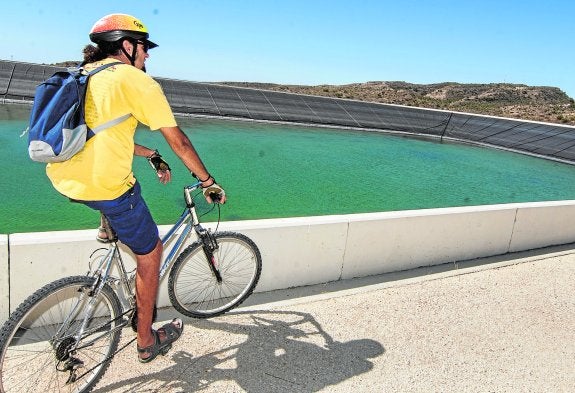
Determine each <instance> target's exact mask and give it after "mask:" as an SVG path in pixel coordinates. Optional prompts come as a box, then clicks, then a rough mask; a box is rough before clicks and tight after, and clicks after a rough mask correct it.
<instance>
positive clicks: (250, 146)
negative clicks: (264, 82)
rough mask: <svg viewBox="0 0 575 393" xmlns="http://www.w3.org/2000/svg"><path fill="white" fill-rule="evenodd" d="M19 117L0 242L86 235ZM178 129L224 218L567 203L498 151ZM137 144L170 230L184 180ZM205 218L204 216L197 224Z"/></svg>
mask: <svg viewBox="0 0 575 393" xmlns="http://www.w3.org/2000/svg"><path fill="white" fill-rule="evenodd" d="M28 113H29V107H27V106H23V105H22V106H21V105H6V104H4V105H0V145H1V146H2V149H3V152H4V154H3V156H4V169H5V172H4V176H2V188H1V191H0V193H1V197H2V201H3V203H2V204H1V206H0V209H1V212H0V217H1V219H0V233H15V232H36V231H46V230H63V229H83V228H93V227H95V226H96V225H97V222H98V216H97V214H96V213H95V212H93V211H91V210H90V209H88V208H86V207H84V206H82V205H77V204H72V203H70V202H68V201H67V199H66V198H64V197H62V196H61V195H59V194H58V193H57V192H56V191H55V190H54V189H53V188H52V186H51V185H50V183H49V181H48V179H47V178H46V175H45V172H44V165H43V164H39V163H35V162H32V161H30V159H29V158H28V155H27V151H26V149H27V140H26V138H25V137H23V138H21V137H20V134H21V133H22V131H23V130H24V129H25V128H26V126H27V117H28ZM180 125H181V126H182V128H183V129H184V130H185V131H186V133H187V134H188V135H189V136H190V138H191V139H192V141H193V142H194V144H195V146H196V148H197V149H198V151H199V152H200V154H201V156H202V158H203V160H204V161H205V163H206V165H207V166H208V168H209V169H210V171H211V172H212V174H213V175H214V176H215V178H216V179H217V180H218V182H220V183H221V184H222V185H223V186H224V187H225V188H226V192H227V194H228V195H229V199H228V201H229V202H228V203H227V204H226V205H225V206H224V207H223V208H222V219H223V220H242V219H256V218H276V217H293V216H313V215H326V214H349V213H360V212H375V211H391V210H407V209H424V208H434V207H449V206H470V205H484V204H498V203H512V202H529V201H547V200H562V199H575V167H573V166H570V165H567V164H561V163H556V162H551V161H546V160H542V159H537V158H533V157H528V156H522V155H518V154H514V153H509V152H503V151H499V150H493V149H485V148H479V147H473V146H464V145H454V144H441V143H435V142H428V141H422V140H414V139H407V138H401V137H396V136H389V135H384V134H380V133H374V132H358V131H348V130H333V129H324V128H308V127H300V126H291V125H271V124H261V123H254V122H240V121H224V120H213V119H209V120H208V119H189V118H187V119H180ZM136 140H137V141H138V142H139V143H142V144H144V145H147V146H149V147H151V148H157V149H159V150H160V152H161V153H162V155H163V156H164V158H165V159H166V160H167V161H168V162H169V163H170V166H171V167H172V169H173V177H172V179H173V180H172V183H171V184H169V185H167V186H164V185H161V184H159V182H158V181H157V180H156V178H155V174H154V173H153V171H152V170H151V169H150V167H149V165H148V163H147V162H146V160H145V159H143V158H140V157H136V158H135V160H134V171H135V173H136V176H137V177H138V179H139V181H140V183H141V184H142V188H143V194H144V197H145V198H146V200H147V202H148V204H149V206H150V209H151V211H152V214H153V215H154V217H155V219H156V220H157V221H158V222H159V223H160V224H169V223H172V222H173V221H174V220H175V218H176V217H177V216H178V215H179V213H180V210H181V209H182V208H183V198H182V191H181V190H182V187H183V185H184V184H187V183H191V182H192V177H191V176H190V174H189V172H188V171H187V170H186V168H185V167H184V166H183V164H181V163H180V162H179V160H178V159H177V158H176V157H175V155H174V154H173V153H172V152H171V150H170V149H169V147H168V146H167V144H166V143H165V141H164V140H163V138H162V137H161V135H160V134H159V133H155V132H149V131H148V130H147V129H145V128H142V129H140V130H139V131H138V132H137V134H136ZM216 218H217V215H216V214H215V213H214V212H212V213H210V214H209V215H207V216H206V217H205V220H206V221H214V220H216Z"/></svg>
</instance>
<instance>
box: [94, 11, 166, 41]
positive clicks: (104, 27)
mask: <svg viewBox="0 0 575 393" xmlns="http://www.w3.org/2000/svg"><path fill="white" fill-rule="evenodd" d="M148 37H149V34H148V29H147V28H146V26H145V25H144V24H143V23H142V22H141V21H140V20H139V19H137V18H135V17H133V16H131V15H127V14H110V15H106V16H104V17H103V18H101V19H100V20H98V21H97V22H96V23H95V24H94V26H92V30H90V40H91V41H92V42H94V43H96V44H97V43H98V42H101V41H107V42H115V41H118V40H120V39H122V38H132V39H135V40H142V41H146V42H147V43H148V48H150V49H151V48H155V47H157V46H158V45H157V44H155V43H153V42H152V41H150V40H149V39H148Z"/></svg>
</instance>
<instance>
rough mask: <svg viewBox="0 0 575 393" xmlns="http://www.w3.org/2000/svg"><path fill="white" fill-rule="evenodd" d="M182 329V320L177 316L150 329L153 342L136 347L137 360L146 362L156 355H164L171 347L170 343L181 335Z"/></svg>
mask: <svg viewBox="0 0 575 393" xmlns="http://www.w3.org/2000/svg"><path fill="white" fill-rule="evenodd" d="M183 331H184V322H182V320H181V319H179V318H174V319H173V320H172V322H169V323H166V324H165V325H164V326H162V327H161V328H159V329H158V330H153V329H152V335H153V336H154V343H153V344H152V345H150V346H147V347H144V348H140V347H138V360H139V361H140V362H141V363H148V362H151V361H152V360H154V359H155V358H156V357H157V356H158V355H160V354H161V355H165V354H167V353H168V351H169V350H170V349H171V348H172V343H173V342H174V341H176V340H177V339H178V338H180V337H181V335H182V332H183Z"/></svg>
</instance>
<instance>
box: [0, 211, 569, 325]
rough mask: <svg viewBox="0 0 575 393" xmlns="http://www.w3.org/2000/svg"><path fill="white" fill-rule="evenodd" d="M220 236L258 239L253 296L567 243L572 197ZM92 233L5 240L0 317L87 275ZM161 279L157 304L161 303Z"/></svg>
mask: <svg viewBox="0 0 575 393" xmlns="http://www.w3.org/2000/svg"><path fill="white" fill-rule="evenodd" d="M207 226H208V227H210V226H211V225H207ZM167 228H168V227H167V226H161V227H160V231H161V232H164V231H166V230H167ZM219 230H222V231H224V230H231V231H237V232H241V233H243V234H245V235H247V236H249V237H250V238H252V239H253V240H254V241H255V242H256V244H257V245H258V246H259V248H260V251H261V253H262V258H263V263H264V267H263V271H262V277H261V279H260V283H259V285H258V287H257V290H258V291H269V290H273V289H281V288H289V287H295V286H303V285H311V284H317V283H323V282H328V281H334V280H339V279H347V278H352V277H361V276H367V275H374V274H380V273H386V272H392V271H400V270H406V269H412V268H416V267H420V266H429V265H435V264H441V263H446V262H455V261H462V260H469V259H475V258H480V257H486V256H492V255H500V254H505V253H508V252H516V251H524V250H529V249H534V248H540V247H547V246H551V245H558V244H567V243H572V242H575V201H558V202H537V203H518V204H505V205H489V206H473V207H461V208H443V209H425V210H410V211H398V212H383V213H370V214H351V215H340V216H319V217H301V218H286V219H267V220H252V221H234V222H223V223H221V224H220V227H219ZM94 236H95V230H87V231H65V232H64V231H63V232H44V233H26V234H13V235H10V236H9V238H8V237H7V236H4V235H3V236H2V237H1V238H0V245H1V250H0V256H1V257H2V259H1V262H0V272H1V275H0V284H1V288H2V290H1V291H0V317H1V318H2V320H5V319H6V318H7V317H8V311H13V310H14V309H15V308H16V307H17V305H18V304H19V303H20V302H22V301H23V300H24V299H25V298H26V297H27V296H28V295H30V294H31V293H32V292H33V291H34V290H36V289H38V288H40V287H41V286H43V285H45V284H46V283H48V282H50V281H53V280H55V279H58V278H61V277H65V276H68V275H76V274H85V273H86V271H87V270H88V261H89V259H90V255H91V254H92V252H93V251H94V249H96V248H98V246H99V244H98V243H96V242H95V240H94ZM124 255H125V256H126V258H125V261H126V262H127V264H128V265H129V266H134V260H133V258H131V257H130V256H129V253H127V252H124ZM8 260H9V262H10V263H8ZM166 282H167V280H164V283H163V284H162V285H161V287H160V296H159V300H158V305H159V306H167V305H169V300H168V296H167V291H166Z"/></svg>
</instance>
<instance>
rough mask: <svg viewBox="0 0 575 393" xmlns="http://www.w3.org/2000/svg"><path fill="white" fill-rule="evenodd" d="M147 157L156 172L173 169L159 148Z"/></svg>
mask: <svg viewBox="0 0 575 393" xmlns="http://www.w3.org/2000/svg"><path fill="white" fill-rule="evenodd" d="M147 159H148V162H149V163H150V165H151V166H152V168H154V170H155V171H156V172H158V171H171V169H170V166H169V165H168V163H167V162H166V161H164V160H163V159H162V156H161V155H160V153H159V152H158V151H157V150H156V151H155V152H154V153H153V154H152V155H151V156H149V157H147Z"/></svg>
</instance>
